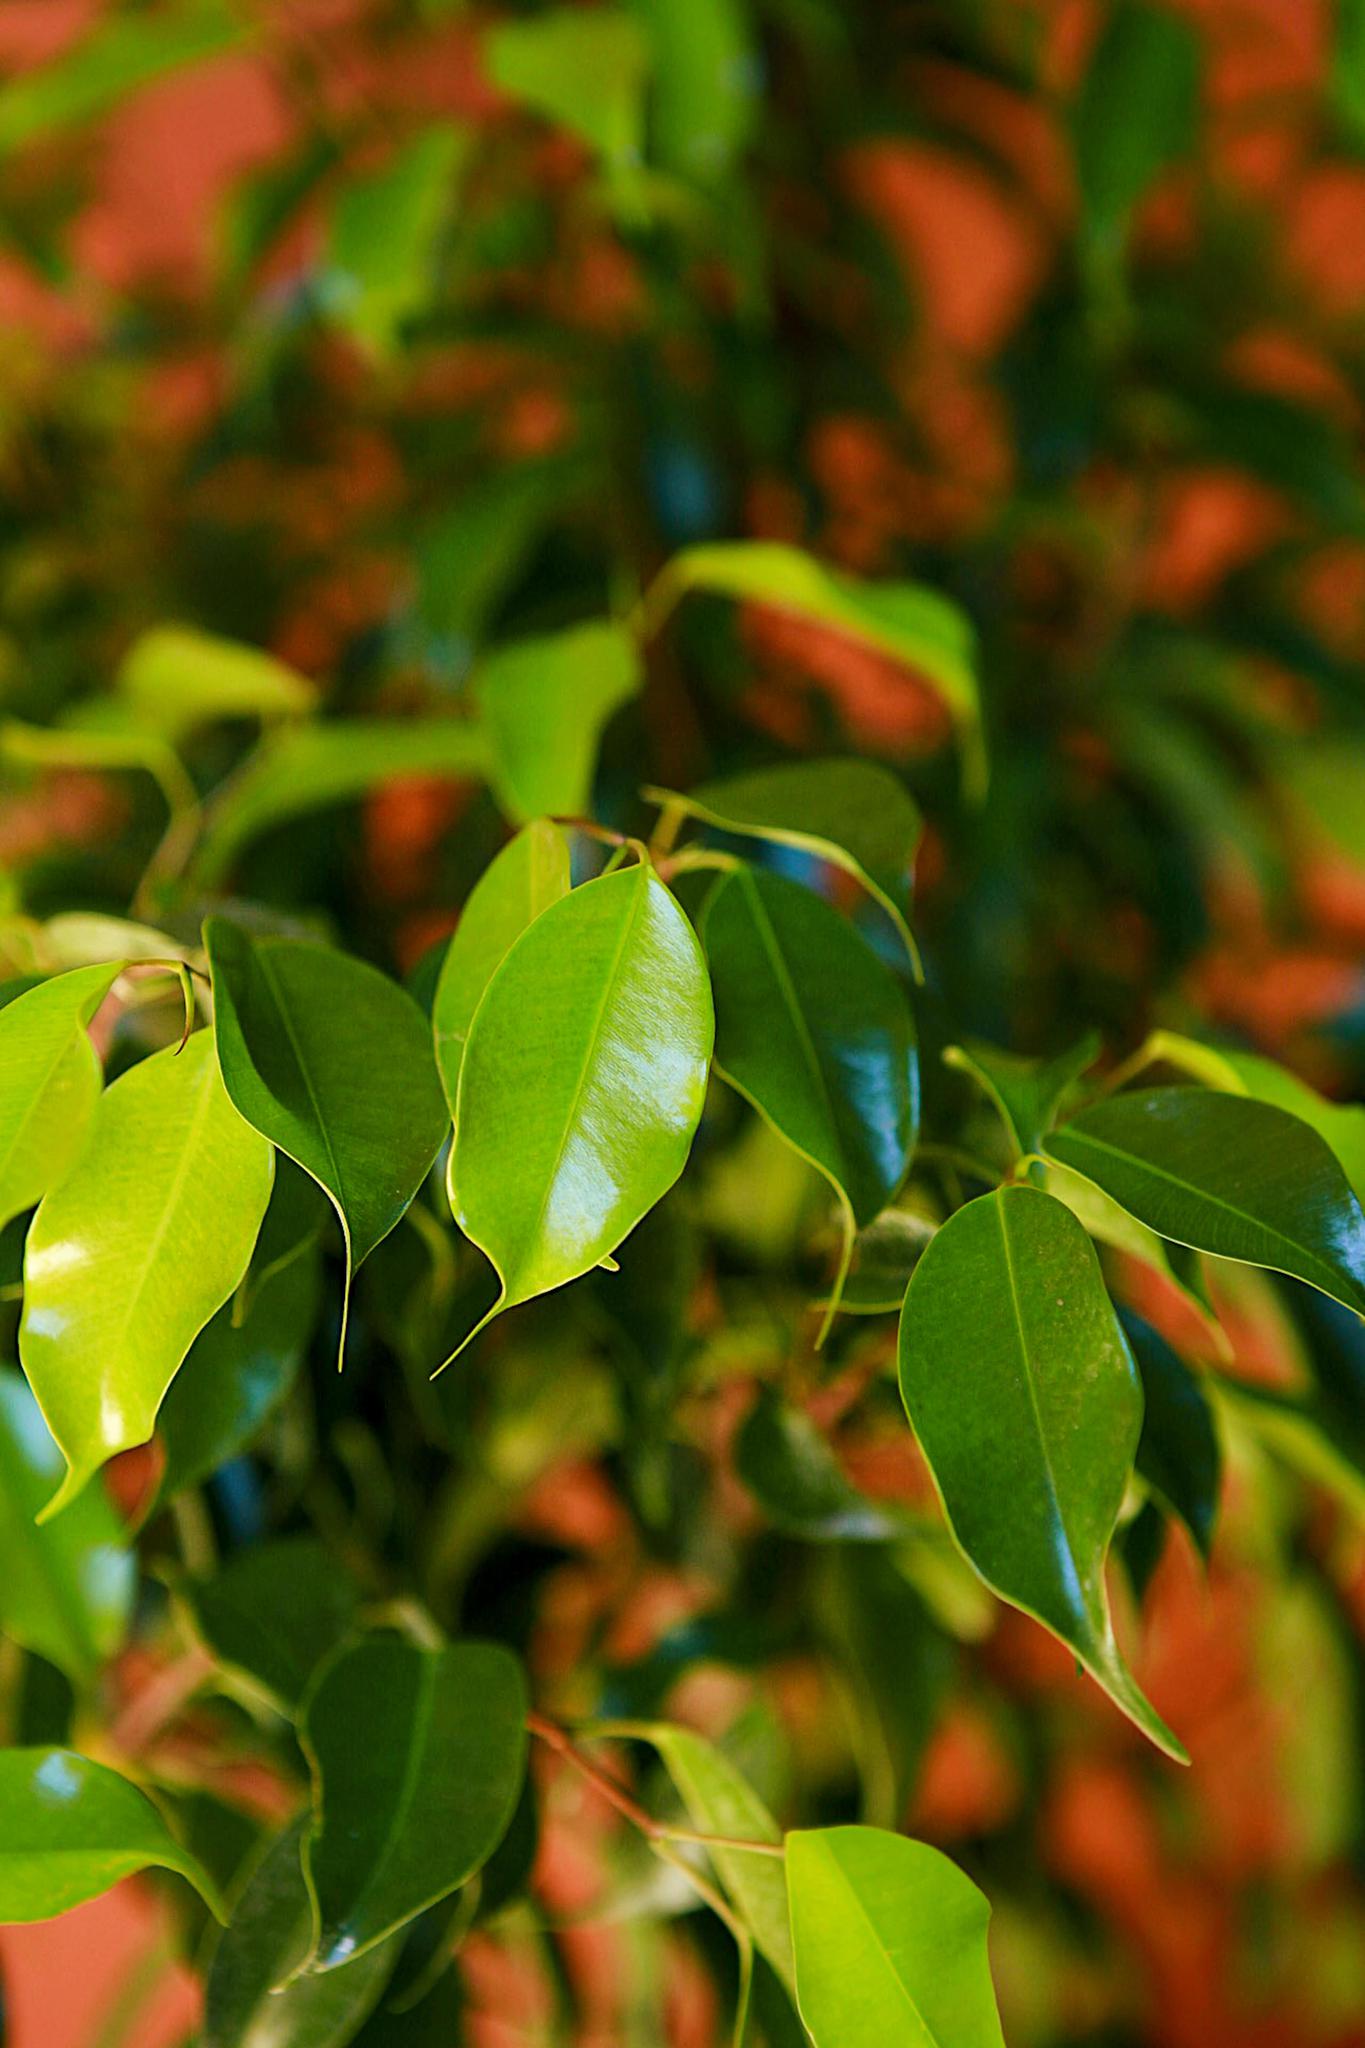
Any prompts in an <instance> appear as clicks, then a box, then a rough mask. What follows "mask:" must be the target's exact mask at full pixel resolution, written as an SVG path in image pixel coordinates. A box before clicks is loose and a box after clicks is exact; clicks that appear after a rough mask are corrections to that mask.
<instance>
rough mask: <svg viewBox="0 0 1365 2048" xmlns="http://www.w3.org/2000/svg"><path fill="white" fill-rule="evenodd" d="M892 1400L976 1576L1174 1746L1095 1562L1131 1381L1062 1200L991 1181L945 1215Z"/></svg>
mask: <svg viewBox="0 0 1365 2048" xmlns="http://www.w3.org/2000/svg"><path fill="white" fill-rule="evenodd" d="M900 1380H901V1393H902V1395H903V1396H904V1400H905V1406H906V1410H907V1412H908V1414H909V1417H910V1421H911V1423H912V1425H913V1427H914V1431H915V1434H916V1436H917V1437H918V1438H919V1441H920V1445H921V1447H922V1449H923V1451H924V1455H925V1457H926V1458H927V1459H928V1461H929V1466H930V1469H931V1471H932V1472H933V1475H934V1480H935V1483H936V1485H937V1486H938V1490H939V1492H940V1494H941V1496H942V1498H943V1504H944V1508H945V1509H946V1511H947V1515H948V1520H949V1522H950V1523H951V1525H952V1529H953V1533H954V1535H955V1536H956V1537H957V1540H958V1542H959V1543H960V1544H961V1546H962V1548H963V1550H964V1551H965V1552H966V1555H967V1557H968V1558H969V1559H970V1561H971V1562H972V1564H973V1565H975V1567H976V1569H977V1571H978V1572H979V1573H980V1574H981V1576H982V1578H983V1579H984V1580H985V1581H986V1583H987V1585H988V1586H990V1587H992V1588H993V1590H994V1591H995V1592H997V1593H998V1594H1000V1596H1001V1598H1002V1599H1005V1600H1008V1601H1010V1602H1011V1603H1012V1604H1013V1605H1014V1606H1016V1607H1022V1608H1023V1609H1024V1611H1025V1613H1027V1614H1032V1615H1033V1616H1034V1617H1035V1618H1036V1619H1037V1620H1039V1621H1041V1622H1042V1623H1043V1624H1044V1626H1045V1627H1047V1628H1050V1629H1051V1630H1052V1631H1053V1633H1054V1635H1058V1636H1060V1637H1061V1639H1062V1641H1063V1642H1064V1643H1066V1644H1068V1645H1069V1646H1070V1648H1071V1649H1073V1650H1074V1651H1075V1653H1076V1655H1077V1657H1078V1658H1079V1659H1080V1660H1081V1662H1082V1663H1083V1664H1084V1665H1085V1667H1086V1669H1087V1670H1088V1671H1090V1672H1091V1673H1092V1675H1093V1676H1094V1677H1095V1678H1096V1679H1098V1681H1099V1683H1100V1684H1101V1685H1102V1686H1103V1687H1104V1689H1105V1691H1106V1692H1107V1693H1108V1694H1109V1696H1110V1698H1111V1699H1113V1700H1114V1701H1115V1703H1116V1704H1117V1705H1118V1706H1119V1707H1121V1708H1122V1710H1123V1712H1124V1713H1125V1714H1127V1715H1128V1716H1129V1718H1130V1719H1131V1720H1133V1721H1135V1722H1136V1723H1137V1725H1138V1727H1140V1728H1141V1729H1142V1730H1143V1732H1144V1733H1145V1734H1147V1735H1149V1736H1150V1737H1151V1738H1152V1740H1153V1741H1154V1742H1155V1743H1157V1744H1158V1746H1159V1747H1160V1748H1162V1749H1164V1750H1166V1751H1167V1752H1168V1754H1170V1755H1171V1756H1180V1757H1183V1754H1184V1753H1183V1751H1182V1749H1181V1747H1180V1744H1179V1743H1178V1742H1177V1741H1176V1739H1175V1737H1174V1736H1173V1735H1172V1734H1171V1732H1170V1730H1169V1729H1168V1728H1167V1727H1166V1726H1165V1724H1164V1722H1162V1721H1161V1720H1160V1718H1159V1717H1158V1716H1157V1714H1156V1713H1155V1712H1154V1711H1153V1709H1152V1707H1151V1706H1150V1704H1149V1703H1148V1701H1147V1700H1146V1699H1145V1698H1144V1697H1143V1695H1142V1693H1141V1692H1140V1691H1139V1690H1138V1687H1137V1685H1136V1683H1135V1682H1134V1680H1133V1678H1132V1676H1131V1674H1130V1672H1129V1671H1128V1669H1127V1666H1126V1665H1125V1664H1124V1662H1123V1658H1122V1656H1121V1654H1120V1651H1119V1648H1118V1645H1117V1643H1116V1642H1115V1639H1114V1630H1113V1624H1112V1622H1111V1620H1110V1615H1109V1600H1108V1594H1107V1592H1106V1589H1105V1583H1104V1560H1105V1554H1106V1552H1107V1550H1108V1548H1109V1542H1110V1539H1111V1537H1112V1536H1113V1533H1114V1526H1115V1523H1116V1522H1117V1520H1118V1512H1119V1507H1120V1505H1121V1503H1122V1500H1123V1494H1124V1489H1125V1487H1126V1486H1127V1484H1128V1479H1129V1475H1130V1474H1131V1472H1132V1469H1133V1458H1134V1454H1135V1452H1136V1450H1137V1443H1138V1436H1139V1432H1140V1430H1141V1427H1142V1391H1141V1387H1140V1384H1139V1381H1138V1376H1137V1371H1136V1368H1135V1367H1134V1364H1133V1360H1132V1357H1131V1354H1130V1353H1129V1350H1128V1346H1127V1344H1126V1343H1125V1341H1124V1337H1123V1332H1122V1330H1121V1329H1120V1327H1119V1324H1118V1320H1117V1318H1116V1316H1115V1313H1114V1309H1113V1306H1112V1304H1111V1303H1110V1300H1109V1297H1108V1295H1107V1294H1106V1293H1105V1289H1104V1283H1103V1281H1102V1279H1101V1278H1100V1269H1099V1263H1098V1261H1097V1259H1096V1257H1095V1252H1094V1248H1093V1246H1092V1245H1091V1243H1090V1240H1089V1238H1088V1237H1087V1236H1086V1234H1085V1232H1084V1230H1083V1229H1082V1228H1081V1226H1080V1224H1079V1223H1078V1222H1077V1221H1076V1219H1075V1217H1074V1216H1073V1215H1072V1214H1071V1211H1070V1210H1069V1209H1067V1208H1065V1207H1064V1206H1063V1205H1062V1203H1060V1202H1058V1201H1056V1200H1054V1198H1053V1197H1052V1196H1051V1195H1045V1194H1043V1193H1042V1192H1041V1191H1039V1190H1038V1189H1036V1188H1029V1187H1005V1188H1001V1189H999V1190H998V1192H996V1193H995V1194H991V1195H982V1196H980V1197H978V1199H977V1200H976V1201H974V1202H969V1203H968V1204H967V1206H966V1207H965V1208H963V1209H959V1210H958V1211H957V1213H956V1215H954V1216H952V1217H950V1218H949V1220H948V1222H947V1223H945V1224H944V1225H943V1227H942V1229H941V1230H940V1231H939V1232H938V1234H937V1236H936V1237H935V1238H934V1240H933V1242H932V1244H930V1246H929V1247H928V1249H927V1251H926V1252H925V1254H924V1256H923V1258H922V1259H921V1260H920V1262H919V1265H918V1266H917V1267H916V1268H915V1273H914V1277H913V1279H912V1280H911V1282H910V1287H909V1291H908V1293H907V1294H906V1297H905V1307H904V1310H903V1311H902V1314H901V1327H900Z"/></svg>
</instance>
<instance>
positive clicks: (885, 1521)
mask: <svg viewBox="0 0 1365 2048" xmlns="http://www.w3.org/2000/svg"><path fill="white" fill-rule="evenodd" d="M734 1460H735V1471H736V1473H737V1474H738V1476H739V1477H740V1478H741V1479H742V1480H743V1482H744V1484H745V1485H746V1486H747V1487H748V1489H749V1491H750V1493H752V1494H753V1496H754V1498H755V1500H757V1501H758V1502H759V1504H760V1506H761V1507H763V1508H764V1509H765V1511H766V1512H767V1514H768V1515H769V1516H770V1518H771V1519H772V1520H773V1521H774V1522H775V1523H776V1524H777V1526H778V1528H779V1529H789V1530H790V1531H791V1532H792V1534H793V1535H796V1536H805V1537H808V1538H809V1539H811V1540H812V1541H814V1542H824V1543H828V1542H842V1543H885V1542H887V1541H888V1540H889V1539H890V1538H891V1537H893V1536H895V1535H897V1534H898V1533H899V1532H900V1529H901V1524H900V1523H899V1522H897V1521H896V1520H895V1519H894V1518H893V1517H892V1516H891V1515H889V1514H887V1513H885V1511H884V1510H883V1509H881V1508H879V1507H878V1506H877V1505H876V1504H875V1502H873V1501H870V1500H866V1499H864V1497H863V1495H862V1494H861V1493H859V1491H858V1489H857V1487H856V1486H854V1485H853V1483H852V1481H851V1480H849V1479H847V1478H846V1477H845V1476H844V1472H843V1469H842V1467H841V1466H840V1464H839V1461H838V1459H837V1458H836V1457H835V1455H834V1453H833V1451H832V1450H831V1449H830V1447H829V1444H828V1443H827V1442H826V1440H825V1438H824V1436H823V1435H822V1434H821V1432H820V1430H819V1429H817V1427H816V1425H815V1424H814V1423H813V1422H812V1421H811V1419H810V1417H809V1415H807V1414H805V1413H804V1411H803V1410H802V1409H800V1408H793V1407H791V1406H790V1405H789V1404H788V1403H787V1402H785V1401H783V1400H782V1399H781V1398H780V1397H779V1396H778V1395H777V1394H775V1393H774V1391H773V1389H772V1388H771V1387H762V1388H760V1389H759V1395H758V1399H757V1401H755V1403H754V1405H753V1407H752V1408H751V1409H750V1410H749V1413H748V1415H747V1416H746V1417H745V1418H744V1422H743V1424H742V1425H741V1427H740V1430H739V1433H738V1435H737V1436H736V1438H735V1448H734Z"/></svg>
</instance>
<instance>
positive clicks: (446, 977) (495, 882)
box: [431, 818, 570, 1116]
mask: <svg viewBox="0 0 1365 2048" xmlns="http://www.w3.org/2000/svg"><path fill="white" fill-rule="evenodd" d="M569 879H570V878H569V849H568V845H567V843H566V842H565V838H564V834H563V833H562V832H561V831H560V830H559V827H558V826H557V825H552V824H551V823H550V821H549V819H548V818H537V819H536V820H534V821H533V822H532V823H531V824H529V825H527V826H526V828H525V829H524V831H521V832H519V833H518V834H517V836H516V838H515V839H514V840H512V842H511V844H510V845H508V846H505V847H504V848H503V849H502V852H501V853H500V854H499V855H498V857H497V859H496V860H495V861H493V863H492V865H491V866H490V867H488V868H486V869H485V870H484V872H483V874H482V875H481V876H480V877H479V879H478V881H477V882H476V883H475V885H474V887H473V889H472V890H471V892H470V896H469V901H468V902H467V903H466V904H465V907H464V909H463V910H462V911H461V913H460V922H459V924H458V925H457V926H456V927H455V933H454V936H453V938H452V939H451V941H450V944H449V946H448V947H447V949H446V956H445V960H444V962H443V963H442V966H441V978H440V980H439V981H438V982H437V984H436V1000H435V1002H434V1004H433V1006H432V1012H431V1023H432V1029H433V1031H434V1032H435V1034H436V1064H437V1066H438V1067H439V1068H440V1070H441V1085H442V1087H443V1088H444V1089H445V1092H446V1101H447V1102H448V1103H449V1104H450V1112H451V1115H452V1116H453V1115H454V1113H455V1097H456V1091H457V1089H458V1087H459V1080H460V1067H461V1064H462V1062H463V1060H464V1048H465V1040H466V1039H467V1038H468V1036H469V1027H470V1024H471V1023H472V1022H473V1018H474V1012H475V1010H477V1008H478V1007H479V999H480V997H481V996H482V995H483V992H484V990H485V989H486V988H487V986H488V984H489V982H490V981H491V980H492V978H493V975H494V973H495V972H496V971H497V969H498V967H499V966H500V965H501V963H502V960H503V957H504V955H505V954H506V953H507V952H508V951H509V949H510V948H511V946H512V943H513V941H514V940H515V939H518V938H520V936H521V934H522V932H524V931H525V929H526V927H527V925H529V924H533V923H534V922H535V920H536V918H538V917H539V915H540V913H541V911H542V910H548V909H549V907H550V905H551V904H552V903H557V902H558V901H559V899H560V897H561V896H567V895H568V893H569Z"/></svg>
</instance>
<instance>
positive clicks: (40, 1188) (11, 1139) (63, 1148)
mask: <svg viewBox="0 0 1365 2048" xmlns="http://www.w3.org/2000/svg"><path fill="white" fill-rule="evenodd" d="M120 964H121V963H120V962H119V961H117V960H115V961H112V962H108V963H105V964H102V965H100V966H97V967H77V968H75V969H73V971H72V972H71V973H69V974H59V975H57V976H55V977H54V979H53V980H51V981H42V982H39V983H38V985H37V987H36V988H31V989H29V990H28V991H27V992H26V993H25V994H23V995H20V996H16V998H15V1000H14V1001H13V1002H12V1003H7V1004H6V1005H5V1007H4V1009H3V1010H0V1229H3V1227H4V1225H5V1224H6V1223H8V1222H9V1221H10V1219H11V1217H14V1216H18V1215H21V1214H22V1213H23V1211H24V1210H25V1209H31V1208H32V1207H33V1205H34V1203H35V1202H38V1201H41V1200H42V1197H43V1196H44V1195H45V1194H46V1193H47V1191H48V1189H49V1188H51V1187H55V1186H56V1184H57V1182H58V1181H59V1180H60V1179H61V1178H62V1176H63V1175H64V1174H65V1173H66V1172H67V1171H68V1170H69V1169H70V1167H71V1166H72V1165H73V1164H74V1162H75V1160H76V1158H77V1156H78V1154H79V1152H80V1150H81V1147H82V1146H83V1145H84V1143H85V1140H86V1135H87V1132H88V1130H89V1126H90V1119H91V1117H92V1116H93V1115H94V1112H95V1104H96V1103H97V1102H98V1101H99V1097H100V1090H101V1088H102V1087H103V1085H104V1076H103V1074H102V1072H101V1069H100V1062H99V1057H98V1055H97V1054H96V1052H95V1048H94V1046H93V1045H92V1044H91V1043H90V1039H89V1037H88V1036H87V1033H86V1026H87V1025H88V1024H89V1023H90V1021H91V1019H92V1018H93V1016H94V1014H95V1012H96V1010H98V1008H99V1006H100V1004H101V1003H102V1002H103V1001H104V998H105V997H106V996H107V995H108V993H109V991H110V989H111V988H112V987H113V985H114V981H115V979H116V977H117V975H118V972H119V967H120Z"/></svg>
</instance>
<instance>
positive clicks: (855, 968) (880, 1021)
mask: <svg viewBox="0 0 1365 2048" xmlns="http://www.w3.org/2000/svg"><path fill="white" fill-rule="evenodd" d="M702 938H703V942H704V944H705V946H706V957H707V960H708V962H709V964H710V968H711V978H712V983H713V986H714V990H715V1001H716V1071H717V1072H718V1073H719V1074H721V1075H722V1076H723V1078H724V1079H725V1080H727V1081H728V1082H729V1083H730V1084H731V1086H732V1087H734V1088H737V1089H738V1090H739V1092H740V1094H741V1095H743V1096H744V1097H745V1098H746V1099H747V1100H748V1101H750V1102H752V1103H753V1105H754V1107H755V1108H756V1109H757V1110H759V1111H760V1113H761V1114H762V1115H763V1116H764V1117H765V1118H766V1119H767V1121H768V1122H769V1123H770V1124H771V1125H772V1127H773V1129H774V1130H775V1131H777V1133H778V1134H779V1136H781V1137H783V1138H785V1139H786V1141H787V1143H788V1144H789V1145H791V1146H793V1147H794V1149H795V1150H796V1151H797V1152H799V1153H800V1154H801V1156H802V1157H803V1158H805V1159H808V1160H809V1161H810V1163H811V1165H812V1166H814V1167H816V1168H817V1169H818V1171H819V1172H820V1173H822V1174H823V1175H824V1176H825V1178H826V1180H827V1181H828V1182H829V1183H830V1186H831V1187H832V1188H833V1189H834V1192H835V1194H836V1196H837V1197H838V1200H839V1204H840V1208H841V1210H842V1212H843V1219H844V1251H843V1261H842V1265H841V1268H840V1275H839V1281H838V1282H837V1283H836V1285H835V1289H834V1301H835V1302H836V1303H837V1301H838V1298H839V1295H840V1292H841V1287H842V1280H843V1275H844V1273H845V1272H846V1270H847V1267H848V1263H849V1260H850V1259H851V1257H852V1250H853V1239H854V1233H855V1231H856V1230H857V1229H858V1228H859V1227H860V1226H863V1225H866V1224H868V1223H870V1222H871V1221H872V1219H873V1218H874V1217H875V1216H876V1215H878V1214H879V1213H880V1211H881V1210H882V1209H884V1208H885V1207H886V1205H887V1203H888V1202H889V1201H890V1199H891V1197H892V1195H894V1194H895V1192H896V1189H897V1188H898V1187H899V1186H900V1184H901V1182H902V1180H903V1179H904V1178H905V1175H906V1172H907V1171H908V1169H909V1165H910V1159H911V1155H912V1153H913V1151H914V1148H915V1139H916V1135H917V1131H918V1124H919V1065H918V1060H917V1057H916V1052H915V1027H914V1019H913V1017H912V1016H911V1014H910V1006H909V1004H908V1003H907V1001H906V999H905V993H904V990H903V989H902V988H901V985H900V983H899V982H898V981H897V980H896V977H895V976H894V975H893V974H892V973H891V971H890V969H889V968H886V967H884V966H883V965H882V963H881V961H880V960H879V959H878V958H877V955H876V954H875V953H874V952H873V951H872V948H871V947H870V946H869V945H867V944H866V942H865V941H864V940H863V939H861V938H860V937H859V936H858V934H857V932H856V931H854V929H853V927H852V926H851V925H850V924H848V923H847V922H846V921H845V919H843V918H842V917H840V915H839V913H838V911H836V910H834V909H833V908H832V907H831V906H830V905H829V904H828V903H826V902H825V901H824V900H823V898H822V897H819V896H816V895H814V894H812V892H811V891H810V890H809V889H804V888H802V886H801V884H800V883H799V882H791V881H788V880H787V879H786V878H785V876H781V875H771V874H767V873H765V872H763V871H762V870H760V869H754V868H740V869H737V870H736V871H735V872H734V873H732V874H728V875H726V876H725V877H724V878H723V879H722V880H721V881H720V882H719V883H718V885H717V886H716V888H715V890H714V891H713V892H712V894H711V896H710V897H709V898H708V899H707V904H706V911H705V916H704V918H703V922H702ZM831 1313H832V1309H831Z"/></svg>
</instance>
